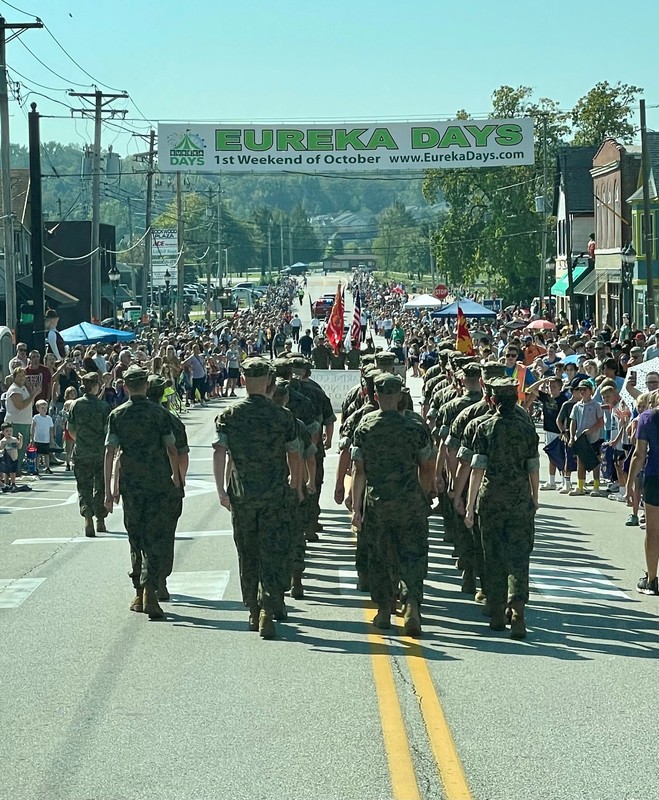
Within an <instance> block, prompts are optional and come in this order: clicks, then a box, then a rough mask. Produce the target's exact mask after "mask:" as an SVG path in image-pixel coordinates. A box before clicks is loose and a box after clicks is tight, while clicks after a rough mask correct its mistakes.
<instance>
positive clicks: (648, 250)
mask: <svg viewBox="0 0 659 800" xmlns="http://www.w3.org/2000/svg"><path fill="white" fill-rule="evenodd" d="M640 105H641V151H642V152H641V159H642V160H641V171H642V174H643V220H644V223H645V224H644V226H643V227H644V228H645V230H644V231H643V251H644V253H645V269H646V289H645V302H646V315H647V324H648V325H654V317H655V313H654V275H653V274H652V244H653V242H652V239H653V238H654V231H653V225H652V217H651V216H650V185H649V180H650V153H649V151H648V130H647V125H646V122H645V100H641V101H640Z"/></svg>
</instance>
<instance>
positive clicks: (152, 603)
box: [142, 586, 165, 619]
mask: <svg viewBox="0 0 659 800" xmlns="http://www.w3.org/2000/svg"><path fill="white" fill-rule="evenodd" d="M142 602H143V605H144V613H145V614H148V615H149V619H165V612H164V611H163V610H162V608H160V606H159V605H158V593H157V592H156V591H155V590H154V589H149V588H148V587H146V586H145V587H144V599H143V601H142Z"/></svg>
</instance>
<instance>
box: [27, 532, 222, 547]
mask: <svg viewBox="0 0 659 800" xmlns="http://www.w3.org/2000/svg"><path fill="white" fill-rule="evenodd" d="M232 534H233V531H232V530H224V531H177V533H176V538H177V539H181V538H185V539H205V538H207V537H209V536H231V535H232ZM117 541H119V542H127V541H128V534H126V533H102V534H100V535H99V536H94V537H87V536H82V535H80V536H44V537H41V538H29V539H14V541H13V542H12V544H18V545H22V544H69V543H75V544H80V543H85V542H92V543H93V542H117Z"/></svg>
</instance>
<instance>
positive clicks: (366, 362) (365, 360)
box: [359, 353, 375, 369]
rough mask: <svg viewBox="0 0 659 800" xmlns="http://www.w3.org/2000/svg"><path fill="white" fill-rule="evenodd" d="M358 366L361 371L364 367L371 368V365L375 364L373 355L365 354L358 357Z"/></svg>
mask: <svg viewBox="0 0 659 800" xmlns="http://www.w3.org/2000/svg"><path fill="white" fill-rule="evenodd" d="M359 364H360V366H361V368H362V369H364V367H368V366H371V365H372V364H375V355H374V354H373V353H365V354H364V355H363V356H361V357H360V359H359Z"/></svg>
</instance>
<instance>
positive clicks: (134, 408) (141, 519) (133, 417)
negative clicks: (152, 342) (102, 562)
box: [105, 367, 181, 595]
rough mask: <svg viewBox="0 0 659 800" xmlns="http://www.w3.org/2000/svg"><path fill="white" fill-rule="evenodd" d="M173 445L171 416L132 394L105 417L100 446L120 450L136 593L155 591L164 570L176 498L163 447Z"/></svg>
mask: <svg viewBox="0 0 659 800" xmlns="http://www.w3.org/2000/svg"><path fill="white" fill-rule="evenodd" d="M130 369H133V370H136V368H135V367H131V368H130ZM136 371H137V370H136ZM139 371H140V372H141V371H142V370H139ZM128 372H130V370H129V371H128ZM128 372H127V373H126V376H128ZM145 378H146V374H145ZM174 443H175V438H174V434H173V425H172V415H171V414H170V413H169V412H168V411H166V410H165V409H164V408H163V407H162V406H159V405H156V403H152V402H150V401H149V400H147V399H146V397H141V396H133V397H132V398H131V399H130V400H128V401H126V402H125V403H122V404H121V405H120V406H118V407H117V408H115V409H114V411H112V412H111V413H110V416H109V417H108V425H107V435H106V437H105V445H106V447H113V448H121V461H120V463H121V469H120V472H119V493H120V494H121V499H122V502H123V509H124V525H125V526H126V530H127V531H128V541H129V543H130V549H131V564H132V569H131V572H130V577H131V578H132V580H133V585H134V586H135V588H136V589H137V590H138V591H139V589H140V588H141V587H143V588H145V589H148V590H150V591H151V590H152V591H153V593H154V595H155V592H156V591H157V588H158V582H159V580H160V578H161V576H162V575H163V574H164V571H165V569H166V568H167V564H168V560H169V553H170V550H171V544H170V541H169V537H168V533H167V532H168V531H169V530H170V528H171V516H172V510H173V508H174V507H175V505H176V502H177V500H178V498H179V497H180V496H181V489H180V488H177V487H175V486H174V484H173V482H172V470H171V465H170V463H169V459H168V457H167V455H166V447H167V446H168V445H173V444H174Z"/></svg>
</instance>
